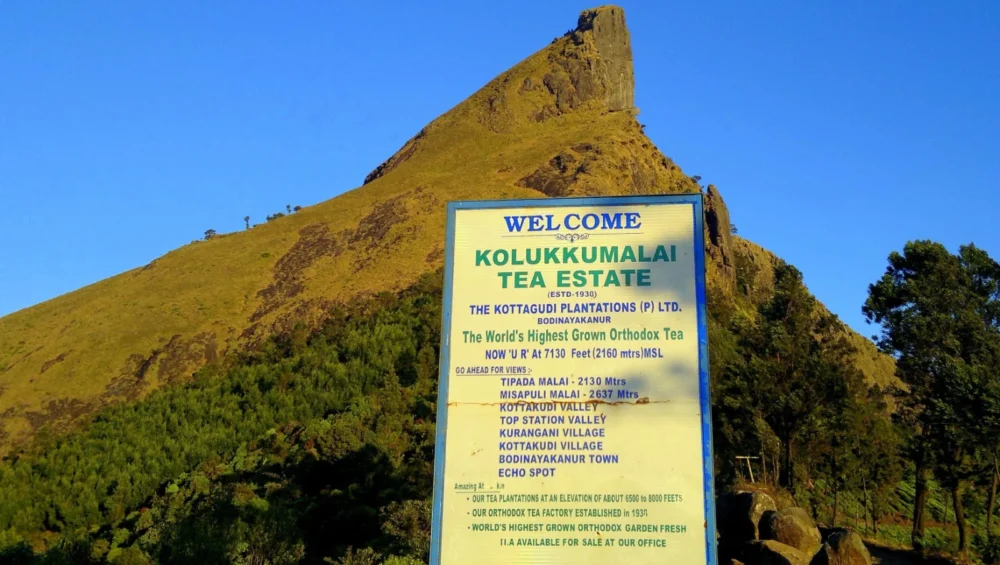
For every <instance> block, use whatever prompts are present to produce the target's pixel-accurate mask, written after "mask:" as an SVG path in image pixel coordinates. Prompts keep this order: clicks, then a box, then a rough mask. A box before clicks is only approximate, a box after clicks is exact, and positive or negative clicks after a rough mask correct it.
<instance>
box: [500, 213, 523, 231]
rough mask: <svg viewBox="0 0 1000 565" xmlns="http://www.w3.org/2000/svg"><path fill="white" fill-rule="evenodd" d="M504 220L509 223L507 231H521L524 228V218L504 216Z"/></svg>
mask: <svg viewBox="0 0 1000 565" xmlns="http://www.w3.org/2000/svg"><path fill="white" fill-rule="evenodd" d="M503 219H504V220H505V221H506V222H507V231H509V232H512V231H521V228H522V227H524V216H504V217H503Z"/></svg>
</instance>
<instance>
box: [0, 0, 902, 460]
mask: <svg viewBox="0 0 1000 565" xmlns="http://www.w3.org/2000/svg"><path fill="white" fill-rule="evenodd" d="M632 88H633V82H632V60H631V50H630V47H629V37H628V31H627V29H626V28H625V22H624V15H623V13H622V11H621V10H620V9H619V8H615V7H603V8H599V9H597V10H594V11H588V12H585V13H584V14H583V15H582V16H581V17H580V20H579V22H578V27H577V29H576V30H575V31H572V32H569V33H567V34H566V35H565V36H563V37H560V38H557V39H555V40H554V41H553V42H552V43H551V44H550V45H549V46H547V47H545V48H543V49H542V50H541V51H539V52H537V53H535V54H534V55H532V56H531V57H529V58H527V59H526V60H524V61H523V62H521V63H520V64H518V65H516V66H515V67H513V68H512V69H510V70H508V71H506V72H504V73H502V74H501V75H500V76H498V77H497V78H496V79H494V80H493V81H491V82H490V83H489V84H487V85H486V86H484V87H483V88H482V89H480V90H479V91H478V92H476V93H475V94H473V95H472V96H471V97H469V98H468V99H467V100H465V101H464V102H462V103H461V104H459V105H458V106H456V107H455V108H453V109H452V110H450V111H449V112H447V113H446V114H444V115H442V116H441V117H439V118H438V119H436V120H434V121H433V122H431V123H430V124H429V125H427V126H426V127H425V128H424V129H422V130H421V131H420V132H418V133H417V134H416V135H415V137H414V138H413V139H411V140H410V141H409V142H407V144H406V145H404V147H403V148H401V149H400V151H399V152H398V153H397V154H396V155H394V156H392V157H391V158H390V159H389V160H387V161H386V162H385V163H384V164H382V165H381V166H379V167H378V168H377V169H376V170H374V171H373V172H372V174H371V175H369V176H368V178H367V179H366V182H365V184H364V185H363V186H361V187H360V188H357V189H355V190H352V191H350V192H347V193H345V194H343V195H342V196H339V197H337V198H334V199H332V200H330V201H327V202H324V203H322V204H319V205H316V206H312V207H308V208H305V209H303V210H301V211H300V212H297V213H295V214H292V215H289V216H286V217H283V218H280V219H277V220H275V221H272V222H268V223H267V224H264V225H261V226H257V227H254V228H252V229H250V230H247V231H242V232H238V233H232V234H224V235H221V236H218V237H215V238H213V239H210V240H207V241H200V242H196V243H192V244H190V245H187V246H184V247H182V248H180V249H177V250H175V251H173V252H171V253H168V254H167V255H165V256H163V257H161V258H159V259H157V260H155V261H153V262H151V263H150V264H149V265H146V266H144V267H141V268H138V269H134V270H132V271H129V272H126V273H123V274H121V275H118V276H116V277H112V278H110V279H107V280H104V281H101V282H99V283H96V284H94V285H91V286H88V287H86V288H83V289H80V290H78V291H76V292H73V293H70V294H67V295H65V296H61V297H59V298H56V299H54V300H51V301H48V302H45V303H43V304H39V305H37V306H35V307H32V308H28V309H26V310H22V311H20V312H17V313H14V314H11V315H9V316H6V317H4V318H2V319H0V453H5V452H8V451H9V450H10V449H12V446H14V445H16V444H18V443H20V442H21V441H22V440H24V439H26V438H29V437H31V436H32V435H33V434H35V433H36V432H38V431H39V430H40V429H42V428H44V427H46V426H52V427H55V428H57V429H58V428H61V427H63V426H65V425H66V424H68V423H70V422H73V421H76V420H78V419H79V418H80V417H81V416H83V415H85V414H90V413H92V412H94V411H95V410H97V409H99V408H100V407H103V406H106V405H108V404H110V403H113V402H116V401H118V400H122V399H128V400H132V399H137V398H140V397H144V396H145V395H147V394H149V393H150V392H151V391H153V390H155V389H157V388H160V387H162V386H164V385H166V384H169V383H172V382H175V381H179V380H186V379H188V378H189V377H190V375H191V374H192V373H193V372H194V371H195V370H197V369H198V368H199V367H202V366H204V365H206V364H208V365H210V364H213V363H215V362H217V361H218V360H220V359H222V358H223V357H224V356H225V355H226V354H227V353H231V352H233V351H237V350H242V349H245V348H247V347H248V346H255V345H259V344H261V343H263V342H264V341H265V340H266V338H267V337H268V336H270V335H272V334H274V333H276V332H280V331H282V330H287V329H288V328H290V327H292V325H293V324H295V323H296V322H299V321H301V322H304V323H305V324H306V325H307V326H308V327H318V326H319V325H320V324H321V323H322V321H323V319H324V318H325V317H326V316H327V312H328V311H329V308H330V306H331V305H332V304H334V303H340V302H346V301H350V300H351V299H353V298H356V297H358V296H360V295H365V294H370V293H375V292H379V291H385V290H399V289H401V288H404V287H406V286H408V285H410V284H412V283H413V282H414V281H416V280H417V279H418V277H420V275H421V274H423V273H426V272H428V271H430V270H434V269H436V268H438V267H439V266H440V265H441V262H442V254H443V243H444V220H445V216H444V214H445V203H446V202H447V201H449V200H456V199H503V198H518V197H522V198H523V197H542V196H562V195H609V194H656V193H672V192H696V191H699V190H701V187H699V186H698V184H697V183H696V182H695V181H694V180H693V179H691V178H689V177H688V176H687V175H685V174H684V173H683V172H682V171H681V170H680V168H679V167H677V166H676V165H675V164H674V163H673V162H672V161H671V160H670V159H669V158H667V157H665V156H664V155H663V154H662V153H660V151H659V150H658V149H657V148H656V147H655V146H654V145H653V144H652V143H651V142H650V140H649V139H648V138H647V137H646V136H645V135H644V134H643V131H642V126H641V125H640V124H639V123H638V121H637V120H636V114H637V110H636V109H635V108H634V107H633V90H632ZM718 202H719V205H718V206H717V207H716V211H717V212H720V211H721V212H723V213H724V212H725V210H724V205H721V199H720V200H719V201H718ZM719 206H721V208H719ZM723 215H724V216H725V217H726V218H728V214H723ZM720 229H721V230H724V232H725V233H724V234H719V233H716V234H714V236H715V237H713V238H711V239H712V241H713V242H715V243H713V247H712V249H711V250H710V252H711V254H712V258H713V261H710V262H709V267H708V268H709V278H710V284H712V285H714V286H717V287H719V288H721V289H724V291H725V292H735V290H734V289H735V288H736V281H735V277H734V274H733V273H734V270H735V269H734V267H733V265H732V258H733V257H734V253H736V252H737V251H739V250H741V249H743V250H747V251H746V252H747V253H748V254H749V255H751V256H752V257H753V258H754V260H755V261H758V262H761V263H767V262H770V261H772V260H773V256H771V255H770V254H769V253H768V252H766V251H765V250H763V249H761V248H759V247H757V246H755V245H753V244H751V243H749V242H746V241H743V240H740V239H738V238H731V237H729V235H728V224H725V223H723V224H722V227H721V228H717V230H716V231H718V230H720ZM723 235H724V237H723ZM727 247H733V248H732V249H727ZM765 270H766V269H765ZM761 276H765V275H761ZM764 283H766V281H763V282H762V283H761V285H760V286H761V288H762V289H764V288H765V287H766V284H764ZM762 291H763V290H762ZM858 340H859V343H861V342H862V341H863V340H861V338H860V337H858ZM862 345H865V344H862ZM865 346H866V347H868V348H867V349H866V350H865V351H867V352H872V353H863V354H862V355H861V357H862V358H863V361H862V365H863V366H864V367H865V370H866V373H867V374H868V375H869V378H871V379H873V380H877V381H880V382H882V381H885V380H886V379H888V378H889V374H891V363H890V362H889V361H887V360H886V359H885V358H881V357H879V356H877V355H875V354H874V353H873V351H874V350H873V349H871V348H870V347H869V346H868V345H865Z"/></svg>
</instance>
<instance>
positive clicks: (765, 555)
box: [745, 540, 809, 565]
mask: <svg viewBox="0 0 1000 565" xmlns="http://www.w3.org/2000/svg"><path fill="white" fill-rule="evenodd" d="M745 555H746V563H747V564H748V565H809V558H808V557H806V556H805V554H803V553H802V552H801V551H799V550H797V549H795V548H794V547H792V546H790V545H785V544H783V543H781V542H777V541H774V540H763V541H754V542H750V548H749V549H748V550H747V552H746V554H745Z"/></svg>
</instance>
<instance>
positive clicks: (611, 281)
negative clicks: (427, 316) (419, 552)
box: [431, 194, 716, 565]
mask: <svg viewBox="0 0 1000 565" xmlns="http://www.w3.org/2000/svg"><path fill="white" fill-rule="evenodd" d="M702 218H703V216H702V200H701V195H700V194H698V195H669V196H649V197H621V198H556V199H551V198H547V199H542V200H507V201H482V202H452V203H450V204H449V206H448V232H447V238H448V240H447V250H446V257H445V293H444V320H443V322H444V323H443V326H442V347H441V379H440V389H439V393H438V421H437V448H436V449H437V451H436V460H435V482H434V505H433V523H432V541H431V565H467V564H469V563H476V564H514V563H525V564H528V563H532V564H543V563H544V564H567V565H568V564H574V565H576V564H580V565H585V564H595V565H596V564H602V565H603V564H607V563H628V564H631V565H641V564H645V563H649V564H652V563H657V564H662V563H678V564H684V565H691V564H696V563H708V564H710V565H715V563H716V548H715V501H714V495H713V475H712V439H711V414H710V403H709V388H708V386H709V380H708V333H707V312H706V308H705V265H704V261H705V259H704V231H703V220H702Z"/></svg>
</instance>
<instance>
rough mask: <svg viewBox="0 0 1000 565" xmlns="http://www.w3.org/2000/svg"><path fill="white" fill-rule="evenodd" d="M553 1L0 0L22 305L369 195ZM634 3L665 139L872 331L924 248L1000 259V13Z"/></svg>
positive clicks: (6, 258) (637, 52)
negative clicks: (891, 257) (894, 265)
mask: <svg viewBox="0 0 1000 565" xmlns="http://www.w3.org/2000/svg"><path fill="white" fill-rule="evenodd" d="M538 4H540V3H537V2H533V1H532V2H529V1H516V2H512V1H505V2H503V3H481V2H466V1H461V2H452V3H448V4H442V3H430V4H421V5H420V6H419V7H417V6H416V5H414V4H412V3H399V4H397V5H386V4H385V3H377V2H349V3H338V2H330V1H299V2H235V1H220V2H194V1H184V2H123V1H117V2H42V3H39V2H12V1H9V0H0V204H2V205H3V208H4V210H3V221H2V222H0V314H5V313H9V312H12V311H15V310H18V309H21V308H24V307H27V306H29V305H32V304H35V303H38V302H41V301H44V300H47V299H49V298H52V297H55V296H58V295H60V294H62V293H65V292H68V291H71V290H74V289H76V288H79V287H81V286H85V285H87V284H90V283H93V282H95V281H98V280H100V279H102V278H105V277H109V276H112V275H114V274H117V273H120V272H122V271H125V270H128V269H131V268H134V267H137V266H140V265H143V264H145V263H148V262H149V261H150V260H152V259H154V258H155V257H157V256H159V255H161V254H163V253H166V252H167V251H170V250H171V249H174V248H176V247H178V246H181V245H183V244H185V243H188V242H190V241H191V240H193V239H198V238H200V237H201V236H202V233H203V232H204V231H205V230H206V229H208V228H213V229H216V230H218V231H219V232H224V231H232V230H237V229H240V228H241V227H242V224H243V216H245V215H247V214H249V215H250V216H251V217H252V219H253V220H254V221H258V222H259V221H262V220H263V217H264V216H265V215H267V214H269V213H272V212H275V211H277V210H279V209H282V208H283V207H284V205H285V204H291V205H293V206H295V205H309V204H314V203H317V202H321V201H323V200H326V199H329V198H332V197H334V196H336V195H337V194H340V193H342V192H344V191H346V190H349V189H351V188H354V187H356V186H358V185H359V184H360V183H361V181H362V179H363V178H364V175H365V174H366V173H368V172H369V171H370V170H371V169H372V168H374V167H375V166H376V165H378V164H379V163H380V162H381V161H382V160H383V159H384V158H385V157H387V156H388V155H390V154H391V153H392V152H393V151H395V150H396V149H397V148H398V147H399V146H400V144H402V143H403V142H404V141H405V140H406V139H407V138H409V137H410V136H411V135H413V134H414V133H415V132H416V131H418V130H419V129H420V127H421V126H423V125H424V124H425V123H427V122H428V121H430V120H432V119H433V118H435V117H436V116H438V115H440V114H441V113H442V112H444V111H446V110H447V109H448V108H450V107H451V106H453V105H454V104H456V103H458V102H460V101H461V100H462V99H464V98H465V97H466V96H467V95H469V94H471V93H472V92H473V91H475V90H476V89H477V88H479V87H480V86H482V85H483V84H484V83H486V82H487V81H488V80H490V79H491V78H493V77H494V76H495V75H497V74H498V73H500V72H502V71H503V70H505V69H507V68H508V67H510V66H511V65H513V64H514V63H516V62H518V61H519V60H521V59H523V58H524V57H526V56H528V55H529V54H531V53H532V52H534V51H536V50H537V49H539V48H541V47H543V46H545V45H546V44H547V43H548V42H549V41H550V40H551V39H552V38H553V37H555V36H557V35H560V34H562V33H563V32H564V31H566V30H567V29H569V28H571V27H573V26H574V25H575V22H576V17H577V14H578V13H579V12H580V10H582V9H584V8H588V7H591V3H589V2H545V3H542V4H544V5H541V6H539V5H538ZM621 5H623V6H624V7H625V10H626V17H627V20H628V24H629V27H630V29H631V32H632V46H633V51H634V56H635V67H636V78H637V89H636V103H637V105H638V106H639V107H640V109H641V111H642V113H641V115H640V121H641V122H642V123H644V124H646V125H647V128H646V131H647V133H648V134H649V135H650V137H651V138H652V139H653V141H654V142H655V143H656V144H657V145H658V146H659V147H660V148H661V149H662V150H663V151H664V152H665V153H666V154H668V155H669V156H671V157H672V158H673V159H674V160H675V161H676V162H677V163H678V164H680V165H681V167H683V168H684V170H685V171H686V172H687V173H688V174H691V175H695V174H697V175H701V176H702V177H703V182H711V183H714V184H716V185H717V186H718V187H719V188H720V189H721V191H722V194H723V196H724V197H725V199H726V202H727V204H728V205H729V208H730V211H731V214H732V220H733V222H734V223H736V224H737V226H738V228H739V230H740V234H741V235H744V236H746V237H748V238H750V239H752V240H754V241H756V242H758V243H760V244H762V245H764V246H766V247H767V248H769V249H771V250H773V251H775V252H776V253H778V254H779V255H781V256H782V257H784V258H786V259H787V260H789V261H790V262H792V263H793V264H795V265H796V266H798V267H799V268H800V269H801V270H802V271H803V272H804V273H805V275H806V282H807V284H808V285H809V286H810V288H811V289H812V290H813V291H814V292H815V293H816V295H817V296H819V298H820V299H821V300H823V301H824V302H825V303H826V304H827V305H829V306H830V307H831V309H832V310H833V311H835V312H836V313H838V314H839V315H840V316H841V317H842V318H843V319H844V320H845V321H847V322H848V323H850V324H851V325H852V326H854V327H856V328H859V329H861V330H862V331H863V333H864V334H865V335H871V334H872V333H873V328H870V327H866V326H865V324H864V322H863V318H862V316H861V314H860V306H861V303H862V302H863V300H864V297H865V294H866V289H867V285H868V284H869V283H871V282H872V281H873V280H875V279H876V278H877V277H878V276H880V274H881V273H882V272H883V270H884V268H885V260H886V255H887V254H888V253H889V252H890V251H891V250H894V249H899V248H901V246H902V245H903V244H904V243H905V242H906V241H907V240H908V239H914V238H931V239H935V240H939V241H942V242H944V243H945V244H946V245H948V246H949V247H951V248H952V249H955V248H956V247H957V245H959V244H960V243H964V242H969V241H973V242H975V243H976V244H977V245H980V246H982V247H984V248H986V249H987V250H988V251H990V252H991V253H992V254H993V255H994V256H1000V228H998V226H997V220H998V219H1000V214H998V213H997V207H998V205H1000V196H998V188H1000V3H998V2H995V1H993V0H968V1H958V2H954V3H949V2H939V1H936V0H933V1H932V0H923V1H912V2H911V1H903V0H880V1H877V2H861V1H851V2H847V3H841V2H797V1H796V2H793V1H787V2H745V1H742V0H739V1H731V2H712V3H704V2H660V1H657V2H630V1H627V2H623V3H621Z"/></svg>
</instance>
